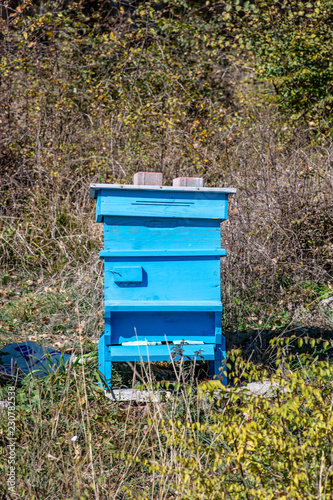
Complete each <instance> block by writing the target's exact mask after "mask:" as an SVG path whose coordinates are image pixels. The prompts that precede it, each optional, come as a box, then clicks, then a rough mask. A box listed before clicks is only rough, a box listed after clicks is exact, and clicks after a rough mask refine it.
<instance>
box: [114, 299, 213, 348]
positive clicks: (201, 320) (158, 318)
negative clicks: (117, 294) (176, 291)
mask: <svg viewBox="0 0 333 500" xmlns="http://www.w3.org/2000/svg"><path fill="white" fill-rule="evenodd" d="M108 313H109V317H108V319H107V322H108V325H110V337H109V339H108V344H107V345H111V344H113V345H116V344H122V343H123V342H133V341H134V342H135V341H137V340H139V341H145V340H147V341H148V342H154V341H156V342H165V341H167V342H173V341H177V340H180V339H184V340H185V339H186V340H192V341H204V342H205V343H207V344H215V343H217V342H221V339H220V337H221V336H218V337H217V338H216V330H215V331H214V326H215V322H216V316H219V318H221V313H220V314H216V313H215V312H214V311H213V312H209V311H207V310H205V311H202V312H198V310H197V309H195V310H194V311H187V312H186V311H185V312H184V310H182V309H181V310H180V311H175V310H174V309H172V310H170V311H161V310H156V309H155V310H143V311H142V310H138V309H136V310H134V311H131V312H130V313H129V311H128V309H127V308H126V307H124V310H123V311H117V310H115V309H112V312H108Z"/></svg>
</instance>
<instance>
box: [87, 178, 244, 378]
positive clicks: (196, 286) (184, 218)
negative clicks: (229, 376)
mask: <svg viewBox="0 0 333 500" xmlns="http://www.w3.org/2000/svg"><path fill="white" fill-rule="evenodd" d="M136 175H138V174H136ZM150 175H151V177H150V179H153V180H154V175H155V180H156V175H158V174H150ZM146 176H147V178H148V182H149V174H146ZM147 178H146V181H145V182H147ZM186 179H187V180H188V182H186ZM193 181H194V182H191V178H185V181H184V182H179V180H177V179H175V180H174V186H161V185H160V186H157V185H118V184H92V185H91V187H90V197H91V198H96V200H97V203H96V221H97V222H103V223H104V250H103V251H101V252H100V257H101V258H103V259H104V274H105V285H104V291H105V295H104V307H105V330H104V333H103V335H102V336H101V338H100V341H99V364H100V370H101V372H102V373H103V374H104V376H105V378H106V380H107V381H108V382H109V383H110V382H111V362H112V361H117V362H118V361H140V360H141V361H142V360H143V361H147V360H148V359H149V360H151V361H167V360H168V359H170V352H171V351H172V349H173V346H174V345H179V344H180V343H181V349H182V350H183V355H184V356H186V357H188V358H191V359H193V358H194V357H195V356H197V355H198V354H197V353H198V351H199V352H200V353H201V356H202V357H203V358H204V359H206V360H210V371H211V374H212V375H213V374H216V375H219V374H220V372H219V368H220V367H221V365H222V362H223V360H224V359H225V341H224V338H223V336H222V329H221V320H222V303H221V290H220V257H221V256H224V255H226V251H225V250H223V249H221V245H220V240H221V236H220V222H221V221H223V220H225V219H227V218H228V195H229V194H231V193H235V192H236V190H235V189H222V188H204V187H195V186H198V185H199V186H200V183H199V182H198V181H199V180H198V179H194V180H193ZM180 184H185V187H184V186H182V185H180ZM186 184H187V185H191V184H192V187H186ZM193 184H194V186H193Z"/></svg>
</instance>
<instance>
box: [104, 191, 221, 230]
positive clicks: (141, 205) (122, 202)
mask: <svg viewBox="0 0 333 500" xmlns="http://www.w3.org/2000/svg"><path fill="white" fill-rule="evenodd" d="M97 199H100V204H99V203H97V206H96V209H97V212H96V220H97V222H100V221H101V220H103V217H105V216H106V215H109V216H110V215H111V216H116V217H119V216H128V217H138V216H140V217H162V218H164V217H167V218H169V217H177V218H184V219H193V218H196V219H218V220H225V219H227V218H228V195H227V194H226V193H207V192H203V191H191V192H188V191H185V190H184V191H181V190H177V191H159V190H158V189H157V190H154V191H153V190H149V191H148V190H147V191H145V190H141V189H131V190H126V189H124V190H120V189H101V190H100V191H99V192H98V198H97Z"/></svg>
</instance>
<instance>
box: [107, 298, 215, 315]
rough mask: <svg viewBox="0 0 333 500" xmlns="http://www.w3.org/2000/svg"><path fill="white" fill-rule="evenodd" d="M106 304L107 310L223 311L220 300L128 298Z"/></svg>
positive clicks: (108, 301)
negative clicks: (149, 299)
mask: <svg viewBox="0 0 333 500" xmlns="http://www.w3.org/2000/svg"><path fill="white" fill-rule="evenodd" d="M104 306H105V310H106V311H110V312H111V311H129V312H132V311H179V312H181V311H194V312H195V311H218V312H220V311H222V303H221V302H219V301H215V302H214V301H212V300H206V301H199V300H197V301H193V302H185V301H179V302H174V301H171V300H169V301H163V300H159V301H157V300H156V301H153V300H151V301H143V300H140V301H137V300H132V301H126V300H119V301H115V300H105V301H104Z"/></svg>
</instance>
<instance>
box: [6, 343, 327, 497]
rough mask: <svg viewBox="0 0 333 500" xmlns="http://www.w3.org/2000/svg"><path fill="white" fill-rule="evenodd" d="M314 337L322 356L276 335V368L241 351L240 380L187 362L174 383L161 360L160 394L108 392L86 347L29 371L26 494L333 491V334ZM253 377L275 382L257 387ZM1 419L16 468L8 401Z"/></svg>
mask: <svg viewBox="0 0 333 500" xmlns="http://www.w3.org/2000/svg"><path fill="white" fill-rule="evenodd" d="M304 340H305V343H306V344H308V345H309V347H310V348H311V347H313V346H314V345H315V344H317V345H318V347H319V349H320V352H321V360H318V359H317V361H316V362H315V363H314V359H313V357H311V355H310V356H309V354H306V353H303V354H302V353H301V352H296V353H295V354H292V352H293V351H295V350H296V351H297V350H300V349H301V348H302V345H301V344H302V343H301V342H299V341H298V342H297V339H296V340H295V338H288V339H281V338H279V339H275V340H274V341H272V342H271V343H270V345H271V354H272V360H273V359H274V363H273V364H274V369H268V368H267V367H266V368H265V366H255V365H253V364H252V363H251V362H248V361H246V360H245V359H244V358H243V357H242V355H241V352H240V351H233V352H231V353H230V354H229V357H228V371H229V383H230V385H229V386H228V387H223V386H221V384H220V383H219V382H218V381H215V382H205V383H202V382H201V383H199V385H197V384H198V380H196V378H195V377H194V372H193V370H190V371H188V370H186V369H185V370H184V362H183V361H181V362H180V364H177V366H175V371H174V375H173V379H174V382H172V383H170V381H169V382H158V383H157V382H156V378H155V375H154V366H153V365H152V366H151V367H150V368H149V370H148V371H145V370H144V371H143V372H142V374H143V379H144V383H143V384H141V388H142V389H146V390H148V391H152V390H153V389H154V390H155V391H156V390H158V391H159V394H160V400H159V401H158V402H157V401H153V402H147V403H141V404H138V405H137V404H135V403H116V402H113V401H110V400H109V399H108V398H106V397H105V396H104V393H103V391H101V389H100V388H99V386H98V375H97V371H96V369H97V365H96V359H94V356H89V357H85V356H82V354H81V356H80V357H79V358H78V360H76V361H74V362H72V363H71V364H70V366H69V369H67V370H65V369H64V368H63V367H62V366H59V368H58V370H57V372H56V373H55V374H50V375H49V376H48V377H47V378H46V379H44V380H38V379H33V378H27V379H25V380H24V381H23V382H22V383H20V384H19V385H17V386H16V410H15V411H16V430H15V437H16V471H17V488H16V489H17V492H18V494H19V496H20V497H21V498H31V499H38V498H41V497H42V498H45V499H49V500H53V499H59V498H62V499H65V498H66V499H77V498H80V499H81V498H82V499H86V498H87V499H90V498H91V499H92V498H100V499H108V498H109V499H126V498H139V499H142V500H143V499H150V498H154V499H155V498H158V499H161V500H162V499H173V498H184V499H189V500H190V499H191V500H193V499H206V498H212V499H218V498H225V499H229V498H232V499H235V500H237V499H248V498H250V499H263V500H266V499H286V500H287V499H288V500H289V499H304V498H307V499H313V500H314V499H318V498H322V499H323V500H329V499H330V498H332V494H333V462H332V431H333V365H332V362H331V360H330V356H331V352H332V347H333V343H332V341H331V342H329V341H324V342H323V341H322V340H320V341H316V340H315V339H310V338H306V339H304ZM299 346H300V347H299ZM272 366H273V365H272ZM246 381H247V382H250V383H252V384H253V383H254V382H263V383H264V386H261V389H259V390H257V392H254V393H253V392H250V390H249V389H247V388H246V387H244V385H243V384H244V383H245V382H246ZM248 387H249V388H250V387H251V386H248ZM6 392H7V390H6V387H2V388H1V396H2V399H3V398H4V397H5V396H6ZM155 394H156V392H155ZM0 421H1V428H2V437H1V442H2V447H1V450H2V451H1V453H2V459H1V462H0V463H1V464H0V468H1V472H2V475H3V476H5V473H6V467H7V464H6V457H7V456H8V446H9V444H10V441H9V439H8V427H7V414H6V410H4V411H2V412H1V414H0ZM1 488H2V491H3V493H4V494H5V492H6V491H7V493H9V492H8V490H6V486H5V484H4V483H3V484H2V486H1ZM9 498H11V496H9Z"/></svg>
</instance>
